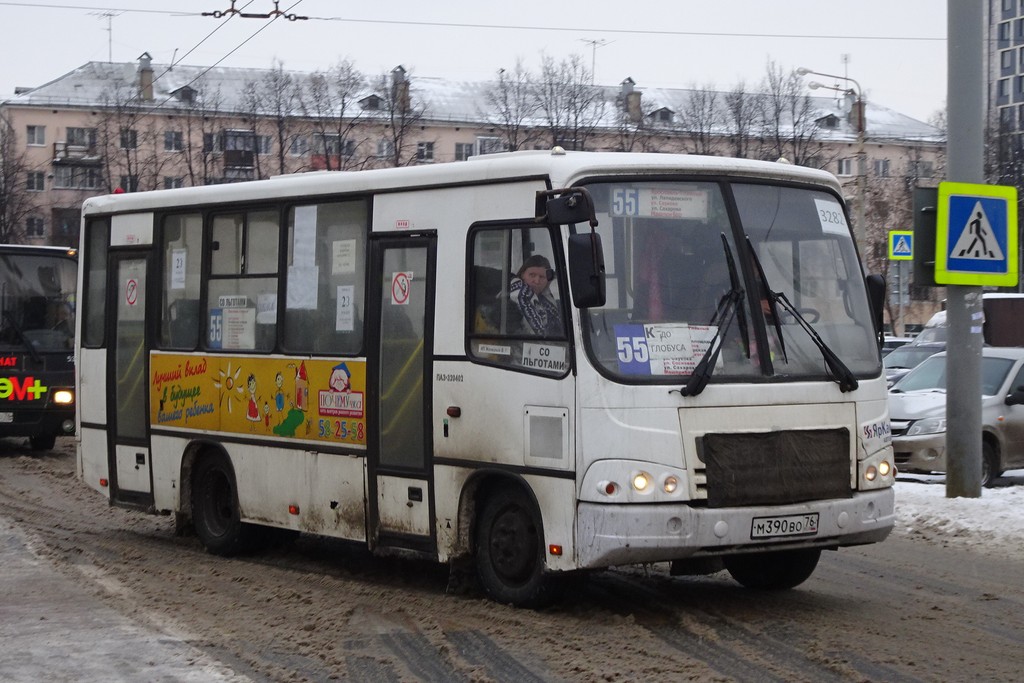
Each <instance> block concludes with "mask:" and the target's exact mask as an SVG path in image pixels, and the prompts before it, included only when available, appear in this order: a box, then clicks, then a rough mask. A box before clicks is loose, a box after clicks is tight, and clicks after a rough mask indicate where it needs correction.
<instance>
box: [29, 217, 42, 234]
mask: <svg viewBox="0 0 1024 683" xmlns="http://www.w3.org/2000/svg"><path fill="white" fill-rule="evenodd" d="M44 227H45V224H44V223H43V219H42V218H40V217H39V216H29V217H28V218H26V219H25V235H26V236H28V237H42V236H43V229H44Z"/></svg>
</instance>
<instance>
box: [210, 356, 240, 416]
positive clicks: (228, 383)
mask: <svg viewBox="0 0 1024 683" xmlns="http://www.w3.org/2000/svg"><path fill="white" fill-rule="evenodd" d="M217 374H218V375H219V376H220V379H215V380H213V386H215V387H217V388H218V389H220V401H221V403H222V404H223V403H224V397H225V396H227V399H228V412H229V413H230V412H232V406H233V404H234V400H233V399H236V398H237V399H238V400H239V401H241V400H242V394H243V393H245V385H244V383H240V382H239V381H238V376H239V375H241V374H242V366H241V365H239V366H238V367H237V368H235V371H234V373H232V372H231V361H228V369H227V370H226V371H225V370H223V369H221V370H218V371H217ZM235 394H238V396H235Z"/></svg>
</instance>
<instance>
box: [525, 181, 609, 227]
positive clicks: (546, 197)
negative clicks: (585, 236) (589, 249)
mask: <svg viewBox="0 0 1024 683" xmlns="http://www.w3.org/2000/svg"><path fill="white" fill-rule="evenodd" d="M534 218H535V220H536V221H537V222H538V223H547V224H548V225H568V224H569V223H589V224H590V225H591V226H596V225H597V217H596V216H595V215H594V200H593V199H592V198H591V197H590V193H589V192H588V191H587V189H586V188H585V187H567V188H562V189H560V190H547V191H540V192H538V193H537V206H536V211H535V212H534Z"/></svg>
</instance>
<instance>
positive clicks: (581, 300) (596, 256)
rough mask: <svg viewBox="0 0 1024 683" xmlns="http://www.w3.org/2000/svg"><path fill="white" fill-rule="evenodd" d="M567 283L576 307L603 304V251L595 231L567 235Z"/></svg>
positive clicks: (599, 238)
mask: <svg viewBox="0 0 1024 683" xmlns="http://www.w3.org/2000/svg"><path fill="white" fill-rule="evenodd" d="M569 283H570V286H571V290H572V301H573V305H575V306H576V308H590V307H591V306H604V301H605V291H604V251H603V250H602V249H601V236H600V235H598V234H597V233H596V232H589V233H583V234H579V235H569Z"/></svg>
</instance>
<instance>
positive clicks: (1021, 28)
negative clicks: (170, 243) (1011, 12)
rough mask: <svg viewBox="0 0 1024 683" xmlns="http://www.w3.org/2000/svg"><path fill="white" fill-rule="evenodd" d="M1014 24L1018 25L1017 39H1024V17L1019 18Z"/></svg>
mask: <svg viewBox="0 0 1024 683" xmlns="http://www.w3.org/2000/svg"><path fill="white" fill-rule="evenodd" d="M1014 24H1015V25H1016V27H1017V36H1016V38H1017V40H1018V41H1020V40H1024V19H1018V20H1017V21H1015V22H1014Z"/></svg>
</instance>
